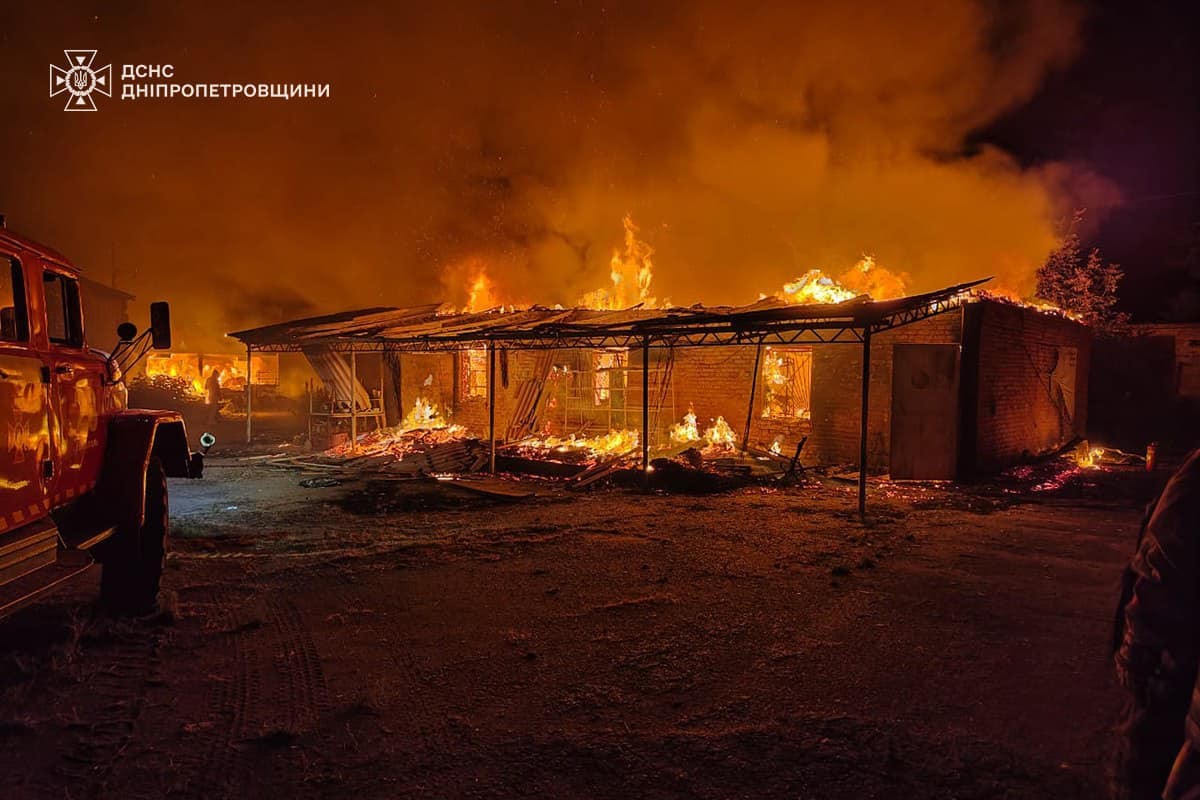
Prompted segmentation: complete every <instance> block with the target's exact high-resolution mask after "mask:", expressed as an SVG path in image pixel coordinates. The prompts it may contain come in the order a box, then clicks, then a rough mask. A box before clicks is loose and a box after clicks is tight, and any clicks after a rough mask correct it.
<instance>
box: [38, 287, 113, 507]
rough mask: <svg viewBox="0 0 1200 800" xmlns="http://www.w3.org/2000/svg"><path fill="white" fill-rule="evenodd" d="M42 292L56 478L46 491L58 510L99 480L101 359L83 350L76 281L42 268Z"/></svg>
mask: <svg viewBox="0 0 1200 800" xmlns="http://www.w3.org/2000/svg"><path fill="white" fill-rule="evenodd" d="M42 291H43V295H44V297H45V301H46V333H47V338H48V339H49V340H50V350H49V356H50V358H49V360H50V365H49V366H50V383H51V387H52V388H51V391H52V392H53V393H54V408H55V411H56V414H55V421H56V422H57V424H56V425H55V426H54V427H55V431H54V434H55V444H56V445H57V447H56V449H57V452H58V474H57V475H56V476H55V478H54V487H53V490H52V491H53V494H54V504H55V505H60V504H62V503H66V502H70V501H71V500H72V499H73V498H75V497H77V496H79V495H80V494H82V493H84V492H86V491H88V490H89V489H91V488H92V487H93V486H94V485H95V483H96V478H97V477H98V476H99V474H100V466H101V461H102V460H103V456H104V438H105V428H104V427H103V426H102V425H101V424H100V417H101V412H102V410H103V409H102V402H103V379H104V359H103V358H102V357H100V356H98V355H96V354H94V353H92V352H90V351H89V350H88V349H87V348H86V347H85V346H84V338H83V310H82V306H81V304H80V297H79V281H78V280H76V279H75V277H74V276H71V275H68V274H66V273H65V272H58V271H55V270H54V269H53V268H52V267H51V266H50V265H46V267H45V269H44V271H43V272H42Z"/></svg>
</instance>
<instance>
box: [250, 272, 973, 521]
mask: <svg viewBox="0 0 1200 800" xmlns="http://www.w3.org/2000/svg"><path fill="white" fill-rule="evenodd" d="M988 280H990V278H983V279H980V280H977V281H970V282H968V283H960V284H958V285H957V286H947V287H946V288H945V289H938V290H937V291H934V292H927V293H925V294H918V295H912V296H910V297H900V298H896V299H895V300H878V301H876V300H872V299H870V298H869V297H867V296H865V295H864V296H861V297H855V298H853V299H850V300H846V301H845V302H842V303H814V304H801V305H792V304H788V303H785V302H783V301H782V300H779V299H778V298H774V297H771V298H764V299H762V300H759V301H758V302H757V303H751V304H750V305H746V306H715V307H712V308H706V307H704V306H699V305H697V306H691V307H689V308H667V309H647V308H642V307H640V306H635V307H633V308H628V309H624V310H622V311H597V310H594V309H587V308H570V309H568V308H546V307H544V306H531V307H530V308H525V309H510V310H506V309H501V308H495V309H491V310H489V311H483V312H456V311H454V310H451V309H448V308H447V307H446V306H440V305H424V306H413V307H409V308H367V309H363V310H361V311H347V312H343V313H340V314H330V315H328V316H323V317H310V318H308V319H300V320H294V321H292V322H283V323H280V324H278V325H268V326H266V327H263V328H251V329H249V330H244V331H237V332H235V333H230V334H228V335H229V336H231V337H233V338H234V339H237V340H239V341H241V342H242V343H243V344H244V345H246V363H247V365H249V363H250V355H251V353H252V352H253V351H255V350H258V351H260V352H276V353H288V352H292V353H294V352H303V351H304V350H305V349H306V348H311V347H318V346H319V347H321V348H322V349H324V350H326V351H328V350H333V351H338V352H348V353H350V358H351V369H352V370H353V368H354V366H355V359H356V358H357V354H358V353H364V352H366V353H384V352H397V351H398V352H423V353H428V352H436V351H453V350H463V349H467V348H479V347H486V348H487V350H488V390H487V395H488V437H489V439H490V440H491V446H490V453H491V457H490V461H491V469H492V471H493V472H495V469H496V441H497V440H496V391H495V386H496V350H497V348H504V349H511V350H547V349H555V350H556V349H560V348H576V347H584V348H602V347H625V348H628V347H633V346H639V347H641V348H642V353H643V356H642V435H641V442H642V469H643V470H644V471H645V474H646V476H647V478H648V476H649V467H650V464H649V450H648V447H649V440H650V437H649V424H650V422H649V420H650V412H649V391H650V390H649V383H648V380H649V374H650V373H649V370H648V369H647V365H648V364H649V363H650V358H649V355H650V348H651V347H720V346H728V345H758V346H762V345H788V344H858V345H859V346H860V347H862V358H863V365H862V390H861V401H862V416H861V420H860V428H859V461H858V510H859V513H860V514H865V513H866V509H867V505H866V504H867V419H868V413H867V412H868V407H869V399H868V398H869V392H870V375H871V337H872V336H873V335H874V334H877V333H880V332H882V331H887V330H891V329H892V328H898V327H900V326H902V325H908V324H911V323H913V322H919V321H920V320H923V319H926V318H928V317H932V316H934V315H936V314H941V313H944V312H946V311H950V310H951V309H953V308H957V307H958V306H959V305H961V304H962V303H963V302H964V300H965V299H966V297H967V291H968V290H970V289H972V288H973V287H975V286H978V285H979V284H981V283H984V282H985V281H988ZM757 375H758V370H757V366H756V368H755V373H754V378H755V380H757ZM752 392H753V390H752ZM752 397H753V395H752ZM252 402H253V389H252V381H247V382H246V441H247V442H249V441H251V440H252V438H253V422H252V418H253V415H252V412H251V408H252ZM751 402H753V400H752V401H751ZM355 407H356V406H355V405H354V404H353V403H352V404H351V413H352V416H354V414H353V409H354V408H355ZM747 413H749V412H747ZM356 421H357V420H356V419H353V420H352V423H353V422H356ZM352 430H355V426H353V425H352ZM355 432H356V431H355Z"/></svg>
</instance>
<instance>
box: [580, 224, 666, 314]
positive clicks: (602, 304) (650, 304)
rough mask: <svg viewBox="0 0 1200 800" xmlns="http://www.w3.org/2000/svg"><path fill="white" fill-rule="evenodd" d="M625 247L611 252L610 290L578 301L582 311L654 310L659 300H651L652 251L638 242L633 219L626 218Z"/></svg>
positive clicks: (608, 288) (596, 292) (641, 242)
mask: <svg viewBox="0 0 1200 800" xmlns="http://www.w3.org/2000/svg"><path fill="white" fill-rule="evenodd" d="M622 222H623V223H624V225H625V247H624V249H617V250H614V251H613V254H612V259H611V260H610V262H609V279H610V280H611V281H612V286H610V287H607V288H603V289H596V290H595V291H592V292H588V293H587V294H585V295H584V296H583V297H582V298H581V299H580V301H579V303H580V305H582V306H584V307H585V308H595V309H600V310H606V311H617V310H620V309H623V308H629V307H630V306H635V305H638V304H641V305H643V306H645V307H646V308H655V307H656V306H657V305H658V300H657V299H656V298H654V297H651V296H650V282H651V281H652V280H653V279H654V259H653V256H654V248H653V247H651V246H650V245H648V244H646V243H645V242H643V241H642V240H641V239H639V238H638V227H637V225H635V224H634V222H633V217H631V216H629V215H626V216H625V219H624V220H622Z"/></svg>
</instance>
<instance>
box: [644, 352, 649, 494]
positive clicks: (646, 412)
mask: <svg viewBox="0 0 1200 800" xmlns="http://www.w3.org/2000/svg"><path fill="white" fill-rule="evenodd" d="M642 479H643V480H644V482H645V484H646V485H647V486H649V485H650V339H649V337H647V338H645V339H643V340H642Z"/></svg>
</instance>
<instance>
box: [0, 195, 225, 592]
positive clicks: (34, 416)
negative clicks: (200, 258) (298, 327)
mask: <svg viewBox="0 0 1200 800" xmlns="http://www.w3.org/2000/svg"><path fill="white" fill-rule="evenodd" d="M84 323H85V320H84V318H83V307H82V303H81V298H80V285H79V270H78V269H77V268H76V267H75V266H73V265H72V264H71V262H70V261H68V260H67V259H66V258H64V257H63V256H62V255H60V254H58V253H56V252H54V251H53V250H51V249H49V248H47V247H45V246H43V245H40V244H37V243H36V242H33V241H31V240H29V239H27V238H25V237H22V236H19V235H17V234H15V233H12V232H11V231H9V230H7V229H6V228H5V226H4V224H3V217H0V431H3V436H4V440H3V442H2V443H0V616H4V615H6V614H8V613H11V612H12V611H14V610H16V609H18V608H20V607H21V606H23V605H25V604H27V603H29V602H31V601H33V600H35V599H37V598H38V597H41V596H42V595H44V594H45V593H47V592H49V591H51V590H52V589H54V588H56V587H57V586H59V585H61V584H62V583H63V581H65V580H67V579H69V578H71V577H73V576H75V575H78V574H80V573H82V572H83V571H85V570H87V569H88V568H89V567H91V566H92V565H93V564H94V563H96V562H99V563H100V564H102V565H103V572H102V575H101V599H102V601H103V602H104V603H105V604H106V605H107V606H109V607H110V608H111V609H113V610H114V611H117V612H119V613H142V612H145V611H149V610H151V609H153V608H154V605H155V602H156V598H157V595H158V588H159V579H160V578H161V576H162V568H163V559H164V556H165V548H166V539H167V483H166V479H167V478H168V477H174V476H179V477H198V476H199V473H200V470H201V467H202V464H203V460H202V457H201V456H200V455H199V454H193V453H191V452H189V449H188V443H187V435H186V433H185V432H184V427H183V419H182V418H181V417H180V415H179V414H177V413H175V412H171V411H140V410H136V411H135V410H130V409H128V408H127V407H126V405H127V392H126V389H125V384H124V382H123V379H122V373H123V372H125V371H128V369H129V368H130V367H132V366H133V365H134V364H135V363H136V362H137V360H138V359H140V358H141V357H142V356H144V355H145V353H146V352H147V351H148V350H149V349H150V348H151V347H154V348H169V347H170V345H171V332H170V311H169V309H168V308H167V304H166V303H153V304H152V305H151V325H150V329H149V330H147V331H146V332H145V333H143V334H141V335H140V336H139V335H138V333H137V329H136V327H134V326H133V325H132V324H130V323H125V324H123V325H122V326H121V327H120V328H119V329H118V331H116V332H110V331H89V330H86V328H85V325H84ZM109 337H114V338H115V339H116V341H117V344H116V346H115V347H114V348H113V350H112V352H111V353H104V352H101V351H100V350H96V349H94V348H93V347H91V346H90V345H92V344H97V343H103V342H105V340H108V341H112V340H111V339H109Z"/></svg>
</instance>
